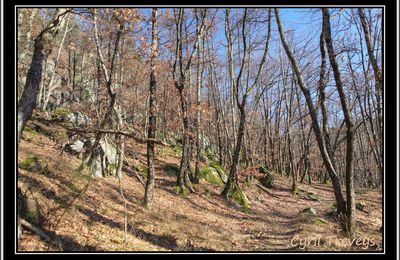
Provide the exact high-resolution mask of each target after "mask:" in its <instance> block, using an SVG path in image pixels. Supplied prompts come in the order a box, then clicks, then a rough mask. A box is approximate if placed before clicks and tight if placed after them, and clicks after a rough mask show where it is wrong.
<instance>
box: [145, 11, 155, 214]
mask: <svg viewBox="0 0 400 260" xmlns="http://www.w3.org/2000/svg"><path fill="white" fill-rule="evenodd" d="M151 18H152V24H151V27H152V32H151V41H152V46H151V58H150V86H149V92H150V97H149V127H148V132H147V137H148V138H155V137H156V127H157V125H156V114H155V109H156V94H157V93H156V91H157V82H156V75H155V73H156V71H155V59H156V55H157V49H158V44H157V8H153V10H152V17H151ZM147 167H148V175H147V182H146V189H145V196H144V197H145V199H144V203H145V206H146V207H147V208H149V209H150V208H151V207H152V206H153V190H154V177H155V173H154V143H153V142H147Z"/></svg>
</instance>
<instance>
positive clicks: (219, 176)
mask: <svg viewBox="0 0 400 260" xmlns="http://www.w3.org/2000/svg"><path fill="white" fill-rule="evenodd" d="M217 169H218V167H217V168H216V167H215V166H211V165H209V166H207V167H204V168H203V169H201V170H200V178H201V179H203V180H205V181H208V182H209V183H213V184H217V185H223V184H224V181H226V179H225V180H224V178H225V177H226V175H224V171H223V170H222V169H219V170H217Z"/></svg>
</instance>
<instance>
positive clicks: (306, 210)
mask: <svg viewBox="0 0 400 260" xmlns="http://www.w3.org/2000/svg"><path fill="white" fill-rule="evenodd" d="M301 213H308V214H310V215H314V216H315V215H317V211H316V210H315V209H314V208H305V209H303V210H302V211H301Z"/></svg>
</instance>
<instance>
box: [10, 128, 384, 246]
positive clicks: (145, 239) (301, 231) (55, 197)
mask: <svg viewBox="0 0 400 260" xmlns="http://www.w3.org/2000/svg"><path fill="white" fill-rule="evenodd" d="M24 135H30V133H24ZM25 137H27V136H25ZM27 140H30V141H27ZM53 146H54V142H53V141H51V140H49V139H48V138H47V137H45V136H43V135H41V134H39V135H34V136H29V138H27V139H25V140H23V141H21V144H20V149H19V150H20V151H19V158H18V162H19V163H20V162H22V161H23V160H25V159H26V158H27V157H28V156H32V155H35V156H36V157H38V158H41V159H43V160H45V161H46V162H47V163H48V168H49V171H50V174H47V175H46V174H41V173H38V172H29V171H25V170H22V169H19V182H18V185H19V187H24V188H26V187H30V189H31V191H32V192H33V194H34V196H35V198H36V199H37V201H38V202H39V204H40V206H41V209H42V212H43V215H44V216H45V220H44V222H43V224H42V228H43V229H44V230H46V231H48V232H49V234H50V235H53V236H54V237H57V239H59V240H61V241H63V247H62V248H63V250H69V251H78V250H86V251H87V250H96V251H176V250H178V251H185V250H188V251H202V250H206V251H271V250H273V251H277V250H278V251H279V250H296V251H297V250H317V251H321V250H322V251H324V250H329V251H332V250H346V251H350V250H381V249H382V234H381V232H379V229H380V227H381V225H382V207H381V198H382V195H381V192H379V191H368V192H367V193H365V194H363V195H357V201H364V202H365V203H366V205H367V207H368V208H369V210H370V212H371V213H370V214H367V213H363V212H360V211H357V228H358V234H357V236H358V237H363V238H366V239H373V241H375V242H376V244H377V245H378V246H374V247H369V248H367V249H364V248H363V246H354V243H353V246H348V245H344V244H335V243H332V244H330V245H328V243H327V237H335V239H336V238H341V239H344V238H346V234H344V233H343V232H342V231H341V230H342V229H341V227H340V224H338V221H337V220H336V219H335V218H334V217H331V216H329V215H328V214H327V213H328V212H329V210H330V208H331V207H332V205H333V203H334V198H333V192H332V188H331V187H330V186H328V185H323V184H313V185H312V186H309V185H303V184H300V188H302V189H304V190H307V191H311V192H314V193H316V194H318V195H319V196H320V198H321V202H320V203H319V202H314V201H311V200H309V199H306V198H303V197H301V196H295V195H293V194H291V192H290V184H289V183H290V181H289V180H288V179H286V178H282V177H280V176H277V175H275V177H276V180H275V184H276V185H275V188H272V189H268V193H267V192H265V191H263V190H261V189H260V188H258V187H257V186H255V185H251V186H250V187H248V186H246V185H245V184H244V183H243V185H242V186H243V190H244V192H245V193H246V195H247V196H248V198H249V200H250V202H251V210H250V212H243V211H241V209H240V207H238V206H237V205H236V204H234V203H233V202H230V201H226V200H225V199H223V198H222V197H221V196H220V195H219V193H220V191H221V187H219V186H217V185H212V184H209V183H205V182H203V181H201V182H200V184H199V185H197V186H196V187H195V188H196V190H197V192H196V193H193V194H189V195H188V196H187V197H182V196H179V195H176V194H175V193H174V191H173V185H174V182H175V177H173V176H170V175H167V174H166V173H165V172H164V171H163V169H164V166H165V165H166V164H171V163H172V164H179V158H177V157H176V156H163V157H162V158H161V157H159V158H158V159H157V160H156V171H157V177H156V182H155V185H156V188H155V194H154V195H155V204H154V207H153V209H152V210H151V211H149V210H146V209H144V208H143V207H142V206H141V200H142V197H143V194H144V189H143V186H142V185H141V184H140V183H139V181H138V180H137V179H136V178H135V177H133V176H130V175H127V176H126V177H124V179H123V181H122V188H123V190H124V193H125V197H126V198H127V200H128V211H129V214H128V235H127V242H126V243H124V231H123V225H124V224H123V223H124V212H123V199H122V198H121V195H120V194H119V186H118V180H117V179H116V178H112V177H109V178H106V179H89V178H88V175H87V172H85V171H81V172H80V171H79V170H78V168H79V165H80V163H81V162H80V160H79V159H78V158H76V157H73V156H71V155H69V154H67V153H64V154H63V155H60V151H59V150H58V149H57V148H55V147H53ZM127 149H129V150H132V151H135V153H136V155H135V156H134V157H136V159H135V158H133V157H130V164H131V165H135V164H138V163H141V164H143V163H144V162H145V151H146V149H145V146H144V145H138V144H134V143H129V144H128V145H127ZM164 149H165V148H164ZM248 171H253V172H254V169H249V170H248ZM241 174H242V175H243V174H245V172H244V171H242V172H241ZM88 181H90V184H89V187H88V189H87V190H86V191H85V193H84V194H82V195H81V196H79V192H80V191H81V190H82V189H83V188H84V187H85V186H86V184H87V183H88ZM307 207H313V208H315V209H316V211H317V216H316V217H304V216H302V215H301V214H299V212H300V211H301V210H302V209H304V208H307ZM63 212H66V213H65V215H64V216H63V217H62V219H61V221H60V223H59V224H58V225H57V226H56V223H57V221H58V220H59V219H60V216H61V215H62V214H63ZM317 218H320V219H322V220H324V221H326V223H320V222H318V223H316V219H317ZM295 236H298V237H297V238H298V239H297V238H295V239H294V240H293V238H294V237H295ZM315 236H321V237H322V239H321V240H322V242H321V243H320V244H319V245H314V244H313V243H309V245H308V246H304V247H303V246H302V245H301V244H300V242H299V241H300V240H299V239H300V238H302V239H307V238H313V237H315ZM309 240H310V239H309ZM332 240H333V238H332ZM335 241H336V240H335ZM291 242H292V243H291ZM47 248H48V244H47V243H45V242H44V241H42V240H41V239H40V238H39V237H38V236H36V235H35V234H33V233H30V232H29V231H27V230H24V233H23V236H22V239H21V241H20V243H19V245H18V249H19V251H32V250H33V251H46V250H47ZM49 250H59V248H58V247H56V246H54V245H52V246H50V249H49Z"/></svg>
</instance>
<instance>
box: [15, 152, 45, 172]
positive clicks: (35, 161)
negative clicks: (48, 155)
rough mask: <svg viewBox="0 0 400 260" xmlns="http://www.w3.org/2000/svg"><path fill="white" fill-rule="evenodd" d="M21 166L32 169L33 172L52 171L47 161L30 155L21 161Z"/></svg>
mask: <svg viewBox="0 0 400 260" xmlns="http://www.w3.org/2000/svg"><path fill="white" fill-rule="evenodd" d="M18 166H19V168H21V169H24V170H27V171H31V172H40V173H43V174H49V173H50V171H49V169H48V166H47V163H46V162H45V161H44V160H42V159H39V158H38V157H36V156H29V157H27V158H26V159H25V160H24V161H23V162H21V163H20V164H19V165H18Z"/></svg>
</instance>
